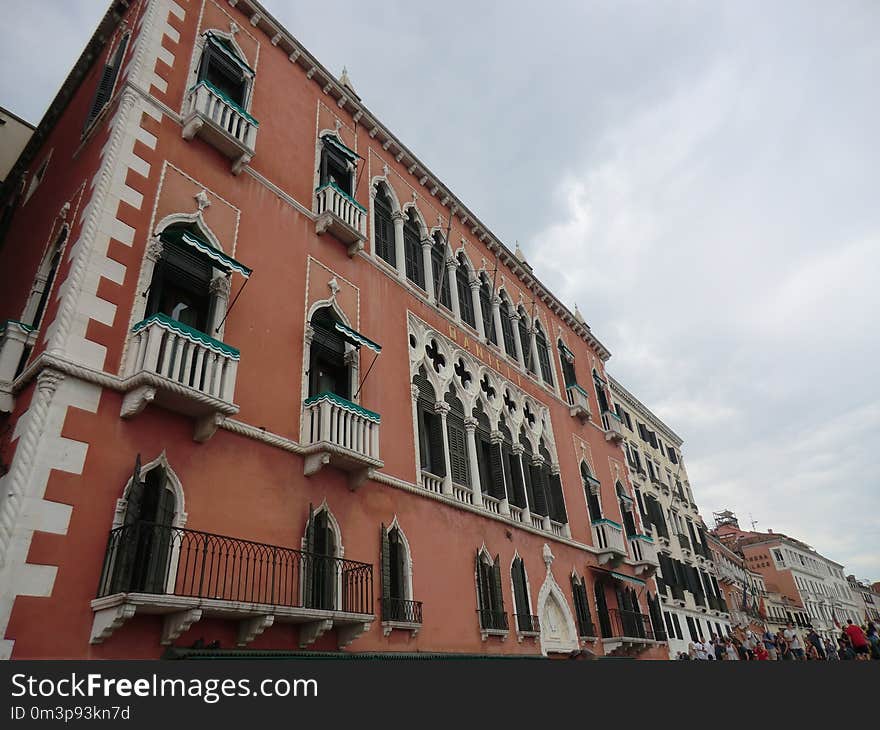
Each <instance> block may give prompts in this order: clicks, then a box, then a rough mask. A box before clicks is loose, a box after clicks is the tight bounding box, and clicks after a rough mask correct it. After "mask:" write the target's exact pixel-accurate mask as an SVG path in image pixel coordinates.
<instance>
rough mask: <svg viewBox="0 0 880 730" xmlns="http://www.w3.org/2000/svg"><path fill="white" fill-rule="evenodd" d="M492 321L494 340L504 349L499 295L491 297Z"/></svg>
mask: <svg viewBox="0 0 880 730" xmlns="http://www.w3.org/2000/svg"><path fill="white" fill-rule="evenodd" d="M492 321H493V322H494V323H495V342H496V343H498V347H500V348H501V349H502V350H503V349H504V330H503V329H502V328H501V297H499V296H498V295H497V294H496V295H495V296H493V297H492Z"/></svg>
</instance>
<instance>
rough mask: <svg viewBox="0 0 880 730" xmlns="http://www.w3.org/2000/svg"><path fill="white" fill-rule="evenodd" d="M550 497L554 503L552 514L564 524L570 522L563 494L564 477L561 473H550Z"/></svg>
mask: <svg viewBox="0 0 880 730" xmlns="http://www.w3.org/2000/svg"><path fill="white" fill-rule="evenodd" d="M550 497H551V499H552V503H553V514H551V515H550V516H551V517H552V518H553V519H554V520H556V521H557V522H561V523H562V524H563V525H564V524H566V523H567V522H568V514H567V513H566V511H565V499H564V498H563V496H562V479H561V478H560V477H559V474H551V475H550Z"/></svg>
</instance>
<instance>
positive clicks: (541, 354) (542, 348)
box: [535, 322, 553, 386]
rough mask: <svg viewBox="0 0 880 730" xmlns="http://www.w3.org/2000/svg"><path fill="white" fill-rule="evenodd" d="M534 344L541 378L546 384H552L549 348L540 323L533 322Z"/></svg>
mask: <svg viewBox="0 0 880 730" xmlns="http://www.w3.org/2000/svg"><path fill="white" fill-rule="evenodd" d="M535 344H536V345H537V347H538V362H539V363H540V365H541V378H542V379H543V380H544V382H545V383H547V385H551V386H552V385H553V368H552V366H551V365H550V350H549V347H548V346H547V337H546V336H545V335H544V330H543V329H542V328H541V325H540V323H537V322H536V323H535Z"/></svg>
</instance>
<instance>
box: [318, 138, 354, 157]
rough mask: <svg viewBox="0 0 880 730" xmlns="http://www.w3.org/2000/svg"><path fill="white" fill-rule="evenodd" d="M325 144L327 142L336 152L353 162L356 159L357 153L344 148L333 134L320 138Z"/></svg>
mask: <svg viewBox="0 0 880 730" xmlns="http://www.w3.org/2000/svg"><path fill="white" fill-rule="evenodd" d="M321 139H322V140H324V141H325V142H329V143H330V144H331V145H332V146H333V147H335V148H336V150H337V151H338V152H339V153H340V154H341V155H344V156H345V157H347V158H348V159H350V160H351V161H352V162H354V161H355V160H356V159H357V158H358V153H357V152H355V151H354V150H353V149H352V148H351V147H348V146H346V145H345V144H344V143H343V142H342V140H341V139H339V137H337V136H336V135H335V134H330V133H328V134H325V135H324V136H323V137H321Z"/></svg>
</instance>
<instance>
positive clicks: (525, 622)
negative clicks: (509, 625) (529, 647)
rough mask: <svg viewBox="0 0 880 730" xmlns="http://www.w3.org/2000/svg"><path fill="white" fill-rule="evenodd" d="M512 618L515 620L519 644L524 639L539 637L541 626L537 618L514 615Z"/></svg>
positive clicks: (526, 615)
mask: <svg viewBox="0 0 880 730" xmlns="http://www.w3.org/2000/svg"><path fill="white" fill-rule="evenodd" d="M513 617H514V619H516V638H517V641H519V642H520V643H522V641H523V639H525V638H528V637H536V636H540V635H541V625H540V623H539V622H538V617H537V616H532V615H530V614H525V613H515V614H514V615H513Z"/></svg>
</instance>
